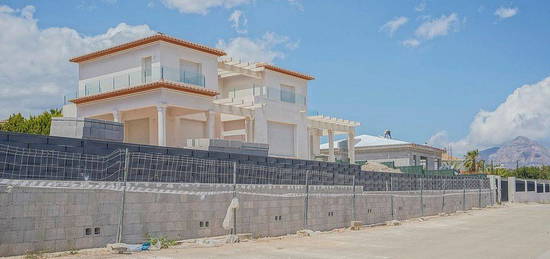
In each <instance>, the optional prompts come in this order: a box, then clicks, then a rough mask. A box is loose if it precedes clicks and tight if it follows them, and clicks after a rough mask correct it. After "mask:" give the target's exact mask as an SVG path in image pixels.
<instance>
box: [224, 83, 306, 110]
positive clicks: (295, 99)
mask: <svg viewBox="0 0 550 259" xmlns="http://www.w3.org/2000/svg"><path fill="white" fill-rule="evenodd" d="M247 96H263V97H265V98H267V99H269V100H272V101H278V102H285V103H294V104H298V105H304V106H305V105H306V104H307V98H306V96H304V95H301V94H297V93H295V92H292V91H286V90H281V89H277V88H273V87H266V86H254V87H252V88H245V89H232V90H230V91H229V92H228V97H229V98H234V99H243V98H245V97H247Z"/></svg>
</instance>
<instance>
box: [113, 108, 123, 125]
mask: <svg viewBox="0 0 550 259" xmlns="http://www.w3.org/2000/svg"><path fill="white" fill-rule="evenodd" d="M113 121H114V122H122V120H121V118H120V112H119V111H118V110H116V111H113Z"/></svg>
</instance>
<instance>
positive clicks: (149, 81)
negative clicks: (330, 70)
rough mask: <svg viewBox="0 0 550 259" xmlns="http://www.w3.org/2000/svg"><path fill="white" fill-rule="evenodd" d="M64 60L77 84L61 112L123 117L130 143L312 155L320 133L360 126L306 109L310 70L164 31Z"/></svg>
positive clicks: (331, 135)
mask: <svg viewBox="0 0 550 259" xmlns="http://www.w3.org/2000/svg"><path fill="white" fill-rule="evenodd" d="M70 61H71V62H74V63H77V64H78V68H79V82H78V90H77V96H76V98H74V99H72V100H70V103H69V104H67V105H65V106H64V107H63V115H64V116H65V117H75V118H93V119H102V120H109V121H116V122H122V123H124V128H125V132H124V141H125V142H129V143H140V144H151V145H159V146H171V147H188V144H187V143H188V141H187V140H190V139H200V138H209V139H226V140H241V141H246V142H254V143H265V144H269V154H270V155H273V156H281V157H294V158H300V159H314V158H315V157H316V156H318V155H319V154H320V149H319V147H320V137H321V136H328V137H329V140H331V142H332V141H333V140H334V135H335V134H347V136H348V138H349V139H353V138H354V136H355V128H356V127H357V126H358V125H359V123H357V122H353V121H348V120H343V119H336V118H331V117H327V116H323V115H318V116H307V102H308V100H307V95H308V94H307V93H308V82H309V81H310V80H313V79H314V78H313V77H312V76H309V75H306V74H303V73H299V72H295V71H291V70H287V69H283V68H280V67H276V66H273V65H271V64H266V63H244V62H240V61H238V60H235V59H232V58H230V57H227V56H226V53H225V52H223V51H222V50H219V49H215V48H211V47H208V46H204V45H200V44H196V43H192V42H188V41H185V40H181V39H177V38H174V37H170V36H167V35H164V34H156V35H154V36H150V37H147V38H143V39H140V40H136V41H133V42H129V43H126V44H122V45H118V46H115V47H112V48H108V49H104V50H100V51H97V52H93V53H89V54H86V55H83V56H79V57H75V58H72V59H71V60H70ZM330 149H331V150H332V151H330V152H329V161H334V160H335V157H334V147H331V148H330ZM353 150H354V147H353V146H351V147H350V152H349V160H350V161H351V162H354V161H355V153H354V151H353Z"/></svg>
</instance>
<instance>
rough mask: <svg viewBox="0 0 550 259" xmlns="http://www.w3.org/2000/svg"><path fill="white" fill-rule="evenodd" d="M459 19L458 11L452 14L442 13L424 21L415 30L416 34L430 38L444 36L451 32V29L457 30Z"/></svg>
mask: <svg viewBox="0 0 550 259" xmlns="http://www.w3.org/2000/svg"><path fill="white" fill-rule="evenodd" d="M458 26H459V19H458V15H457V14H456V13H452V14H450V15H442V16H441V17H439V18H434V19H431V20H427V21H425V22H424V23H422V24H421V25H420V26H419V27H418V28H417V29H416V31H415V36H416V37H418V38H422V39H426V40H430V39H433V38H435V37H437V36H444V35H447V34H448V33H449V30H451V29H453V28H454V29H455V30H457V29H458Z"/></svg>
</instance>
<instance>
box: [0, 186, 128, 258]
mask: <svg viewBox="0 0 550 259" xmlns="http://www.w3.org/2000/svg"><path fill="white" fill-rule="evenodd" d="M7 188H8V187H7V186H6V185H4V186H0V228H1V229H2V231H0V256H6V255H18V254H25V253H27V252H30V251H46V250H47V251H61V250H69V249H81V248H93V247H101V246H104V245H105V244H106V243H112V242H114V241H115V240H116V233H117V228H118V217H117V215H118V213H119V209H120V198H121V195H120V193H119V192H115V191H109V190H74V189H61V188H27V187H17V186H16V187H13V189H12V190H11V191H8V190H7ZM96 228H99V233H96V232H95V231H96ZM86 229H89V230H88V231H89V232H88V233H87V232H86Z"/></svg>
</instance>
